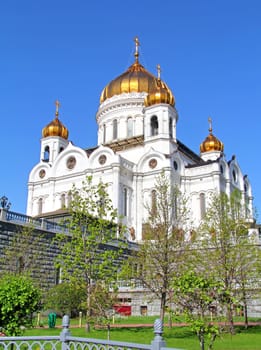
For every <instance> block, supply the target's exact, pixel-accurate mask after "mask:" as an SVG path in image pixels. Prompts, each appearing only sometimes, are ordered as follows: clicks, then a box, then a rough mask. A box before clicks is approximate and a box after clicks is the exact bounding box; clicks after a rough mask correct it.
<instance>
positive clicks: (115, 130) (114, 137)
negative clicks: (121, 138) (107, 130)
mask: <svg viewBox="0 0 261 350" xmlns="http://www.w3.org/2000/svg"><path fill="white" fill-rule="evenodd" d="M112 128H113V130H112V132H113V134H112V138H113V140H116V139H117V138H118V123H117V119H114V120H113V122H112Z"/></svg>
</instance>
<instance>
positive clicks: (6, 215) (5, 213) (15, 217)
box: [0, 209, 68, 233]
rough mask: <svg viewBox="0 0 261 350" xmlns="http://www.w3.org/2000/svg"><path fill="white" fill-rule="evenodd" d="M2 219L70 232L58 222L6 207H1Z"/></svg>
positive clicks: (0, 216) (55, 230)
mask: <svg viewBox="0 0 261 350" xmlns="http://www.w3.org/2000/svg"><path fill="white" fill-rule="evenodd" d="M0 220H2V221H7V222H12V223H16V224H20V225H31V226H33V227H34V228H37V229H41V230H46V231H51V232H59V233H68V228H67V227H66V226H64V225H61V224H59V223H57V222H53V221H49V220H46V219H42V218H41V219H40V218H39V219H36V218H33V217H31V216H27V215H24V214H20V213H16V212H13V211H10V210H6V209H0Z"/></svg>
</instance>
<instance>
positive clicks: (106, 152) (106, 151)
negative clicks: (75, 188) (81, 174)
mask: <svg viewBox="0 0 261 350" xmlns="http://www.w3.org/2000/svg"><path fill="white" fill-rule="evenodd" d="M115 161H116V162H119V156H118V155H115V153H114V152H113V151H112V149H111V148H109V147H105V146H100V147H98V148H97V149H96V150H95V151H94V152H92V154H91V155H90V158H89V164H90V168H101V167H104V166H109V165H111V163H112V162H115Z"/></svg>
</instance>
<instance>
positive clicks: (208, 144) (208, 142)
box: [200, 118, 224, 153]
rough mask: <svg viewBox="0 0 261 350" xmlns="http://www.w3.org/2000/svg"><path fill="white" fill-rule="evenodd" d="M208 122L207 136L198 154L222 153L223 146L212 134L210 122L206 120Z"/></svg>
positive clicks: (209, 119)
mask: <svg viewBox="0 0 261 350" xmlns="http://www.w3.org/2000/svg"><path fill="white" fill-rule="evenodd" d="M208 121H209V124H210V125H209V135H208V136H207V137H206V138H205V140H204V141H203V142H202V143H201V145H200V152H201V153H205V152H211V151H218V152H223V151H224V144H223V142H221V141H220V140H219V139H218V138H217V137H215V136H214V135H213V134H212V120H211V118H208Z"/></svg>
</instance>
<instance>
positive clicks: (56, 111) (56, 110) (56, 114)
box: [55, 100, 60, 118]
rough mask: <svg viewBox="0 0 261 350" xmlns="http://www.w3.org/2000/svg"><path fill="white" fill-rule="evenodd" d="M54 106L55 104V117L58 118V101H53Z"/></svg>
mask: <svg viewBox="0 0 261 350" xmlns="http://www.w3.org/2000/svg"><path fill="white" fill-rule="evenodd" d="M55 106H56V109H55V116H56V118H58V115H59V107H60V102H59V101H58V100H56V101H55Z"/></svg>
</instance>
